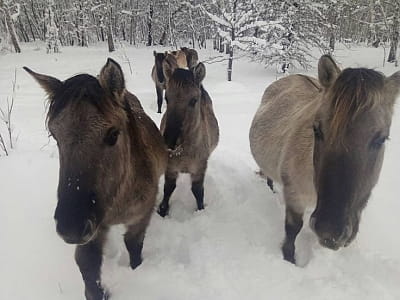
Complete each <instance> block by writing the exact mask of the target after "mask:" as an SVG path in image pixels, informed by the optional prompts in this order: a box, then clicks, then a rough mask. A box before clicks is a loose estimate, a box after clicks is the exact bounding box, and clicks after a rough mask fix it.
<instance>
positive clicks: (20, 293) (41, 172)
mask: <svg viewBox="0 0 400 300" xmlns="http://www.w3.org/2000/svg"><path fill="white" fill-rule="evenodd" d="M153 50H154V49H153V48H131V47H128V46H126V48H125V49H124V50H122V49H120V50H118V51H116V52H115V53H112V54H111V55H110V54H109V53H108V52H107V49H106V46H105V45H101V46H98V47H90V48H85V49H83V48H63V49H62V53H59V54H46V51H45V48H44V46H43V45H40V47H39V49H38V48H36V47H33V46H31V45H26V46H25V47H24V48H23V53H22V54H19V55H17V54H7V55H5V56H1V57H0V59H1V66H2V68H1V70H0V101H1V102H0V104H1V105H3V104H4V101H5V99H6V97H7V96H10V95H11V87H12V78H13V72H14V69H15V68H17V94H16V103H15V109H14V113H13V120H14V126H15V128H14V132H15V134H16V136H18V140H17V143H16V149H15V150H13V151H12V152H11V155H10V156H9V157H0V196H1V199H0V242H1V248H0V266H1V268H2V272H1V273H0V282H1V289H0V298H1V299H40V300H47V299H52V300H54V299H83V298H84V296H83V281H82V279H81V276H80V273H79V270H78V267H77V266H76V264H75V262H74V258H73V256H74V254H73V253H74V246H71V245H67V244H65V243H64V242H63V241H62V240H61V239H60V238H59V237H58V236H57V234H56V232H55V224H54V221H53V213H54V209H55V206H56V201H57V200H56V188H57V183H58V175H57V174H58V153H57V147H56V145H55V142H54V141H53V140H52V139H51V138H49V137H48V133H47V131H46V128H45V118H46V105H45V95H44V92H43V91H42V90H41V89H40V87H39V86H38V85H37V83H36V82H34V81H33V79H32V78H31V77H30V76H29V75H28V74H26V73H25V72H24V71H23V70H22V66H25V65H26V66H29V67H30V68H32V69H33V70H34V71H37V72H42V73H46V74H49V75H53V76H55V77H57V78H60V79H66V78H68V77H70V76H72V75H74V74H77V73H81V72H87V73H90V74H92V75H96V74H97V72H98V71H99V70H100V68H101V66H103V65H104V63H105V61H106V58H107V57H109V56H111V57H112V58H114V59H115V60H116V61H118V62H119V63H120V64H121V65H122V67H123V69H124V72H125V77H126V81H127V87H128V89H129V90H130V91H131V92H133V93H134V94H136V95H137V96H138V97H139V99H140V101H141V103H142V105H143V106H144V108H145V110H146V112H147V113H148V114H149V115H150V117H151V118H152V119H153V120H154V121H155V122H156V123H157V124H159V122H160V119H161V115H159V114H157V113H156V109H157V108H156V107H157V105H156V95H155V89H154V86H153V82H152V80H151V78H150V72H151V67H152V63H153ZM156 50H159V51H163V50H165V49H161V48H158V49H156ZM124 52H125V53H126V55H127V57H128V58H129V61H130V63H131V67H132V74H131V72H130V67H129V64H128V62H127V59H126V57H125V55H124ZM382 52H383V51H382V50H381V49H365V48H352V49H346V50H344V49H342V50H340V49H339V50H337V53H336V59H337V60H338V61H339V63H340V65H341V66H342V67H348V66H355V67H359V66H366V67H372V68H376V69H378V70H380V71H383V72H384V73H385V74H386V75H389V74H392V73H393V72H394V71H395V68H394V67H393V66H392V65H386V66H385V67H384V68H382V67H381V66H382V58H383V53H382ZM199 55H200V59H201V60H205V59H207V58H209V57H210V56H215V54H214V52H213V51H212V50H211V49H210V50H208V49H207V50H201V51H200V53H199ZM317 55H318V54H317ZM315 63H316V60H315V62H314V65H315ZM226 64H227V61H225V62H220V63H215V64H206V68H207V75H206V79H205V81H204V85H205V86H206V88H207V90H208V91H209V93H210V95H211V97H212V99H213V101H214V109H215V113H216V115H217V118H218V120H219V124H220V131H221V139H220V143H219V145H218V147H217V149H216V151H215V152H214V153H213V154H212V155H211V159H210V161H209V170H208V172H207V175H206V180H205V203H206V205H207V207H206V209H205V210H204V211H201V212H195V200H194V198H193V196H192V194H191V191H190V185H189V181H190V180H189V178H188V177H187V176H182V177H181V178H180V179H179V180H178V187H177V189H176V190H175V192H174V194H173V196H172V198H171V210H170V216H169V217H168V218H165V219H162V218H161V217H159V216H158V215H157V214H156V213H155V214H154V216H153V218H152V221H151V224H150V226H149V228H148V230H147V236H146V238H145V243H144V250H143V264H142V265H141V266H140V267H139V268H137V269H136V270H135V271H132V270H131V269H130V268H129V262H128V254H127V252H126V250H125V248H124V245H123V241H122V233H123V228H120V227H116V228H114V229H113V230H112V232H111V233H110V236H109V241H108V244H107V248H106V253H105V259H104V265H103V268H102V277H103V282H104V284H105V286H106V287H108V288H109V290H110V291H111V294H112V297H113V299H120V300H125V299H133V298H135V299H141V300H146V299H149V300H150V299H151V300H154V299H160V300H169V299H170V300H181V299H182V300H190V299H218V300H224V299H229V300H234V299H400V286H399V280H400V252H399V250H398V249H399V247H400V236H399V235H398V234H397V229H398V228H400V218H399V217H398V212H399V211H400V202H399V201H398V197H397V195H398V193H397V191H398V189H397V184H398V178H399V176H398V170H399V167H400V163H399V161H400V159H399V158H398V157H396V153H397V154H398V153H399V151H400V129H399V128H400V127H399V125H400V118H399V113H400V111H398V109H397V112H396V113H395V117H394V120H393V125H392V133H391V141H390V142H389V143H388V145H387V150H386V154H385V162H384V166H383V169H382V173H381V176H380V180H379V183H378V185H377V187H376V188H375V190H374V193H373V195H372V197H371V199H370V201H369V204H368V206H367V208H366V209H365V211H364V213H363V217H362V222H361V225H360V232H359V234H358V237H357V239H356V241H355V242H354V243H353V244H352V245H351V246H349V247H348V248H344V249H341V250H339V251H336V252H334V251H331V250H327V249H324V248H322V247H321V246H320V245H319V244H318V242H317V239H316V237H315V236H314V234H313V233H312V232H311V231H310V229H308V224H307V220H306V222H305V224H306V225H305V226H306V228H305V230H303V231H302V233H301V234H300V236H299V238H298V241H297V255H298V262H299V264H300V266H297V267H296V266H293V265H292V264H290V263H287V262H285V261H284V260H283V259H282V257H281V252H280V244H281V241H282V239H283V237H284V235H283V226H284V221H283V219H284V206H283V205H282V203H281V198H280V196H279V194H277V195H274V194H272V193H271V192H270V191H269V189H268V188H267V187H266V183H265V182H264V181H263V180H262V179H260V178H259V177H258V176H257V175H256V173H255V172H256V171H257V168H256V164H255V163H254V161H253V158H252V157H251V154H250V150H249V144H248V130H249V127H250V122H251V120H252V118H253V116H254V113H255V111H256V109H257V107H258V105H259V102H260V99H261V95H262V93H263V91H264V89H265V87H266V86H267V85H268V84H269V83H271V82H272V81H274V80H275V79H276V74H275V72H274V71H273V70H270V69H264V68H263V67H262V66H260V65H258V64H256V63H253V62H249V61H248V60H246V59H241V60H239V61H235V62H234V71H233V81H232V82H227V81H226ZM308 73H309V74H311V75H314V76H315V75H316V70H315V69H313V70H309V72H308ZM397 106H398V105H397ZM163 111H165V106H164V107H163ZM160 187H161V189H160V191H162V182H161V183H160ZM161 196H162V195H161V193H160V195H159V200H161Z"/></svg>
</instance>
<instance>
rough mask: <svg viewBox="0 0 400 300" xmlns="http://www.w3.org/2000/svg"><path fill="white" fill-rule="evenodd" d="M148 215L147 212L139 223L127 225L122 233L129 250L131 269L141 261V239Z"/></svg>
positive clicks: (142, 238) (147, 222) (144, 231)
mask: <svg viewBox="0 0 400 300" xmlns="http://www.w3.org/2000/svg"><path fill="white" fill-rule="evenodd" d="M150 216H151V214H148V215H146V216H145V217H144V218H143V219H142V221H141V222H140V223H139V224H135V225H132V226H129V227H128V229H127V231H126V233H125V235H124V242H125V246H126V249H127V250H128V252H129V261H130V265H131V268H132V269H133V270H134V269H136V267H138V266H139V265H140V264H141V263H142V249H143V240H144V235H145V233H146V228H147V225H148V224H149V221H150Z"/></svg>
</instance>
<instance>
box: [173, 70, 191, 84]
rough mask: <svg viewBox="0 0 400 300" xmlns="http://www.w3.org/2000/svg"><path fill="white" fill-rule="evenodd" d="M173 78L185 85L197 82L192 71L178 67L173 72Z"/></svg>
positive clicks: (176, 82)
mask: <svg viewBox="0 0 400 300" xmlns="http://www.w3.org/2000/svg"><path fill="white" fill-rule="evenodd" d="M171 79H172V80H173V81H174V83H175V84H176V85H179V86H182V87H185V86H192V85H194V84H195V79H194V75H193V73H192V72H191V71H189V70H185V69H176V70H175V71H174V73H173V74H172V77H171Z"/></svg>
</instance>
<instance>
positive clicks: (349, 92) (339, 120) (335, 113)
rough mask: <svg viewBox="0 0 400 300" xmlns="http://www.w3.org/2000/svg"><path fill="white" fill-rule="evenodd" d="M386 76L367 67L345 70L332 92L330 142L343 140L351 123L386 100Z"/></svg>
mask: <svg viewBox="0 0 400 300" xmlns="http://www.w3.org/2000/svg"><path fill="white" fill-rule="evenodd" d="M384 78H385V77H384V76H383V74H382V73H380V72H377V71H375V70H372V69H366V68H354V69H353V68H348V69H345V70H343V71H342V72H341V73H340V75H339V76H338V78H337V79H336V81H335V82H334V84H333V86H331V87H330V89H329V90H328V95H327V100H328V102H329V103H330V105H331V112H332V114H331V122H330V134H329V136H330V143H333V142H335V140H336V139H340V137H341V136H342V135H341V133H343V132H344V131H345V130H346V128H347V127H348V125H349V124H350V122H352V121H354V120H355V119H356V118H357V117H358V116H359V115H360V113H363V112H366V111H369V110H371V109H372V108H373V107H374V106H375V105H376V104H379V103H380V102H381V101H382V98H383V97H382V94H383V90H384Z"/></svg>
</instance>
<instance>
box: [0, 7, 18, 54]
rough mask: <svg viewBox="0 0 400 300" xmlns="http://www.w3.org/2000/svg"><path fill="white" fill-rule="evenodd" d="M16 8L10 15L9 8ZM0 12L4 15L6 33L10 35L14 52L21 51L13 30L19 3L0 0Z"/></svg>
mask: <svg viewBox="0 0 400 300" xmlns="http://www.w3.org/2000/svg"><path fill="white" fill-rule="evenodd" d="M13 8H16V9H17V11H16V13H14V14H13V15H11V12H10V11H11V9H13ZM0 12H2V13H3V14H4V16H5V24H6V30H7V33H8V34H9V35H10V38H11V42H12V44H13V46H14V49H15V52H17V53H21V48H20V46H19V42H18V37H17V34H16V32H15V27H14V20H15V19H16V18H17V17H18V15H19V14H20V6H19V4H15V5H11V1H7V0H0Z"/></svg>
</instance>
